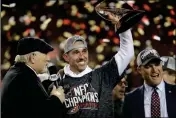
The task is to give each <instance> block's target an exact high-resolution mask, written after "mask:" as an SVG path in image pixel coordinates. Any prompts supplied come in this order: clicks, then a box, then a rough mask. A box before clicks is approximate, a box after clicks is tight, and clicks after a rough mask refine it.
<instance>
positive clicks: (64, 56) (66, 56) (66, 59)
mask: <svg viewBox="0 0 176 118" xmlns="http://www.w3.org/2000/svg"><path fill="white" fill-rule="evenodd" d="M63 58H64V60H65V61H66V62H68V61H69V59H68V54H63Z"/></svg>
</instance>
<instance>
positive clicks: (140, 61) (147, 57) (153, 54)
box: [137, 48, 161, 67]
mask: <svg viewBox="0 0 176 118" xmlns="http://www.w3.org/2000/svg"><path fill="white" fill-rule="evenodd" d="M154 59H155V60H158V61H161V59H160V55H159V54H158V52H157V51H156V50H155V49H149V48H146V49H144V50H142V51H141V52H140V53H139V54H138V56H137V65H138V67H139V66H141V65H146V64H147V63H149V62H150V61H151V60H154Z"/></svg>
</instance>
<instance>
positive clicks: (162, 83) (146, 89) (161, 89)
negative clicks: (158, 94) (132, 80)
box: [144, 80, 165, 92]
mask: <svg viewBox="0 0 176 118" xmlns="http://www.w3.org/2000/svg"><path fill="white" fill-rule="evenodd" d="M144 87H145V91H147V92H148V91H152V89H153V87H151V86H149V85H148V84H146V83H144ZM164 87H165V86H164V81H163V80H162V81H161V82H160V84H159V85H157V88H158V89H159V90H160V91H163V90H164Z"/></svg>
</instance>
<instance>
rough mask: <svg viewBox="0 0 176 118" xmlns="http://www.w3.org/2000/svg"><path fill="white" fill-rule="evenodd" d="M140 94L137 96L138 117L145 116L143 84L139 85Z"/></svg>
mask: <svg viewBox="0 0 176 118" xmlns="http://www.w3.org/2000/svg"><path fill="white" fill-rule="evenodd" d="M139 95H140V96H139V97H138V98H139V116H140V118H144V117H145V113H144V86H141V87H140V94H139Z"/></svg>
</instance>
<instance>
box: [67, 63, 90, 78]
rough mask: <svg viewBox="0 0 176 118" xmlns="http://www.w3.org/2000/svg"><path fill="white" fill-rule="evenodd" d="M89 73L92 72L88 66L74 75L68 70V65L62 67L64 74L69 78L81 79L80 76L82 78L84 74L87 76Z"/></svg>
mask: <svg viewBox="0 0 176 118" xmlns="http://www.w3.org/2000/svg"><path fill="white" fill-rule="evenodd" d="M91 71H92V69H91V68H90V67H89V66H87V67H86V69H85V70H83V71H82V72H81V73H79V74H76V73H74V72H73V71H71V70H70V65H66V66H65V67H64V73H65V74H66V75H69V76H71V77H82V76H84V75H85V74H87V73H89V72H91Z"/></svg>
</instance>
